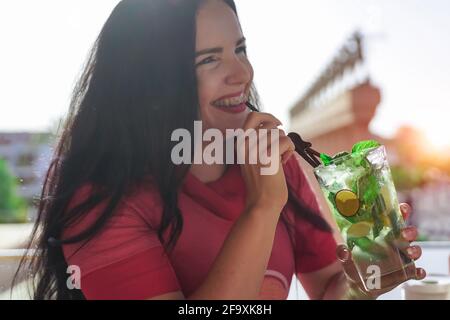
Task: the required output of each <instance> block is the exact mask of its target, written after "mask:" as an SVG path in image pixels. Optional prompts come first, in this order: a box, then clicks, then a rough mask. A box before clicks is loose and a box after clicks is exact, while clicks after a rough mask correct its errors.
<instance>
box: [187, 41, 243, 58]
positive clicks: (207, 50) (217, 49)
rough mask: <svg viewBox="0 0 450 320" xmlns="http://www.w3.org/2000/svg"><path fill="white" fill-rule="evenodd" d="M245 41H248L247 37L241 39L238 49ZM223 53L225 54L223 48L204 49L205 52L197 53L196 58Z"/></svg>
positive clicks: (238, 42)
mask: <svg viewBox="0 0 450 320" xmlns="http://www.w3.org/2000/svg"><path fill="white" fill-rule="evenodd" d="M245 40H246V39H245V37H242V38H240V39H239V40H238V41H237V42H236V47H237V46H238V45H240V44H242V43H243V42H245ZM221 52H223V48H222V47H217V48H209V49H203V50H200V51H197V52H196V53H195V57H196V58H197V57H199V56H201V55H204V54H209V53H221Z"/></svg>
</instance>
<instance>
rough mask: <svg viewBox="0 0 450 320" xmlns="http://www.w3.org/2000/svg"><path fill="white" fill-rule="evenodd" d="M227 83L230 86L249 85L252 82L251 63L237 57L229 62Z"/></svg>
mask: <svg viewBox="0 0 450 320" xmlns="http://www.w3.org/2000/svg"><path fill="white" fill-rule="evenodd" d="M228 70H229V71H228V73H227V76H226V79H225V80H226V83H227V84H229V85H242V84H247V83H249V82H250V81H251V80H252V76H253V70H252V67H251V65H250V63H248V62H245V61H242V59H241V58H239V57H235V58H234V59H233V60H231V61H230V62H229V65H228Z"/></svg>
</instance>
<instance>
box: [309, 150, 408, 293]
mask: <svg viewBox="0 0 450 320" xmlns="http://www.w3.org/2000/svg"><path fill="white" fill-rule="evenodd" d="M321 157H322V156H321ZM322 161H323V163H324V164H323V165H321V166H318V167H317V168H315V169H314V174H315V176H316V178H317V180H318V182H319V185H320V188H321V189H322V191H323V193H324V195H325V198H326V200H327V203H328V205H329V207H330V209H331V211H332V214H333V217H334V219H335V221H336V223H337V225H338V227H339V230H340V232H341V234H342V237H343V239H344V241H345V243H346V245H347V247H348V248H349V250H350V251H351V253H352V259H353V261H354V263H355V265H356V268H357V270H358V276H359V279H358V280H359V281H361V283H362V284H363V286H364V289H365V290H366V291H367V292H370V291H372V290H379V289H389V288H393V287H395V286H397V285H398V284H400V283H402V282H404V281H406V280H408V279H411V278H414V277H415V272H416V271H415V265H414V262H413V261H412V260H411V259H410V258H409V257H408V255H407V253H406V248H407V247H408V246H409V243H408V242H407V241H405V240H403V239H402V237H401V235H400V232H401V229H402V228H404V227H405V222H404V220H403V217H402V214H401V212H400V207H399V203H398V200H397V193H396V190H395V187H394V183H393V181H392V176H391V172H390V168H389V165H388V162H387V159H386V151H385V148H384V146H382V145H379V144H378V143H377V142H375V141H362V142H360V143H358V144H356V145H355V146H354V147H353V149H352V152H351V153H347V152H341V153H339V154H337V155H335V156H334V157H332V158H331V157H328V156H326V155H323V157H322ZM376 278H378V279H376Z"/></svg>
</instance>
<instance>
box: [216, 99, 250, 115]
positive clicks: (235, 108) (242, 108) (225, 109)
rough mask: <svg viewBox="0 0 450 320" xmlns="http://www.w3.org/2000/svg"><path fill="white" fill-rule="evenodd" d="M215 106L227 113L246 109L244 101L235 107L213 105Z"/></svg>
mask: <svg viewBox="0 0 450 320" xmlns="http://www.w3.org/2000/svg"><path fill="white" fill-rule="evenodd" d="M215 107H216V108H218V109H220V110H221V111H223V112H227V113H241V112H244V111H245V110H246V109H247V104H246V103H245V102H244V103H241V104H238V105H237V106H235V107H218V106H215Z"/></svg>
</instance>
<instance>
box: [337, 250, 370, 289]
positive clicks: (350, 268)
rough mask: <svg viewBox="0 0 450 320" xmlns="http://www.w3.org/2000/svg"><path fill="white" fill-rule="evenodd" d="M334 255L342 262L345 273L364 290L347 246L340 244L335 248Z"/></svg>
mask: <svg viewBox="0 0 450 320" xmlns="http://www.w3.org/2000/svg"><path fill="white" fill-rule="evenodd" d="M336 255H337V257H338V259H339V260H340V261H341V263H342V267H343V268H344V271H345V274H346V275H347V277H348V278H350V279H351V281H352V282H353V283H355V284H356V285H357V286H358V287H359V288H360V289H361V290H362V291H363V292H365V289H364V284H363V283H362V280H361V277H359V274H358V269H357V268H356V265H355V263H354V262H353V259H352V253H351V252H350V250H349V249H348V248H347V246H345V245H343V244H340V245H338V246H337V248H336Z"/></svg>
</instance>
